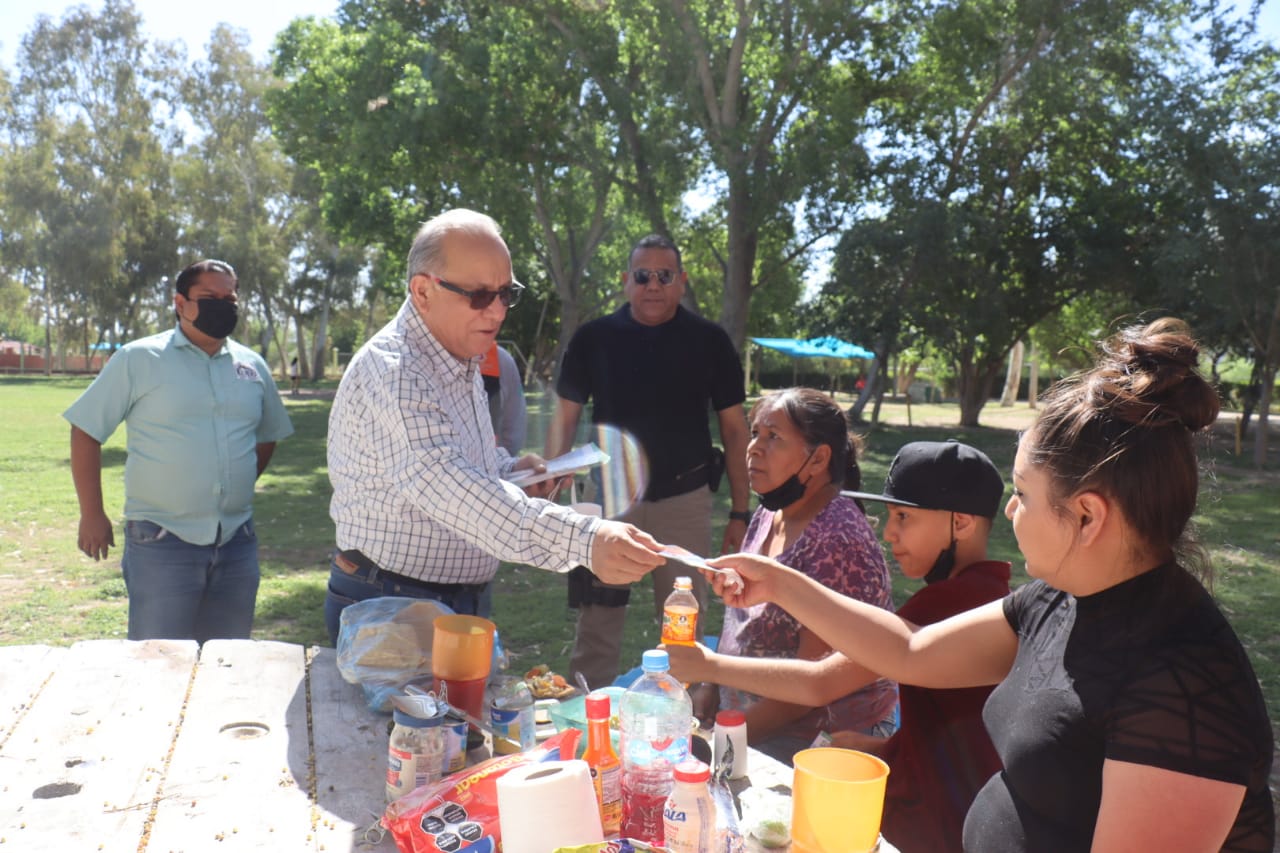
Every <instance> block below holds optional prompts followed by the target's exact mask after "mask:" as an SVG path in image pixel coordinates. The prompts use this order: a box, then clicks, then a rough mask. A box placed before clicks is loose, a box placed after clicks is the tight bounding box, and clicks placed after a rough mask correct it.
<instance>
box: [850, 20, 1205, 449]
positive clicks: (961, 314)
mask: <svg viewBox="0 0 1280 853" xmlns="http://www.w3.org/2000/svg"><path fill="white" fill-rule="evenodd" d="M1181 10H1182V7H1181V6H1180V5H1179V4H1171V3H1164V2H1161V0H1154V2H1147V0H1123V2H1100V0H1050V2H1043V3H1016V4H1009V3H1003V2H996V0H972V1H971V2H963V3H954V4H949V3H944V4H935V5H934V6H933V7H932V9H931V12H932V14H931V17H930V20H929V21H928V23H927V25H926V26H925V27H924V28H923V30H922V32H921V37H920V40H919V43H918V45H917V46H916V48H915V50H916V53H915V61H914V63H913V65H912V70H911V74H910V75H909V76H908V78H907V79H906V80H905V81H904V85H903V88H902V89H901V94H900V96H898V97H895V98H893V99H885V100H884V101H882V102H879V103H878V104H877V108H878V109H879V110H880V112H881V114H882V116H883V122H882V124H881V127H882V130H883V131H884V133H883V136H882V138H881V140H880V142H881V145H880V151H881V152H882V153H883V157H881V158H880V159H879V161H878V163H877V165H878V167H879V169H880V171H879V174H881V175H883V176H884V180H883V190H882V200H883V201H882V203H883V205H884V207H885V209H886V211H887V212H886V213H885V214H884V215H883V219H884V222H885V225H886V227H885V228H884V229H882V231H881V232H880V235H881V236H882V237H883V238H884V240H886V241H887V242H884V243H882V244H881V245H880V246H879V247H878V251H880V252H882V253H886V254H887V255H888V256H889V257H890V258H892V262H891V266H892V267H893V269H894V270H895V271H896V272H895V275H896V276H897V282H896V290H895V298H896V299H897V300H898V301H899V302H900V303H901V304H902V310H903V312H904V319H905V320H906V321H907V322H908V323H910V325H911V326H913V327H915V328H917V329H919V330H920V331H921V333H922V334H924V335H926V336H927V337H928V338H929V339H930V340H931V341H933V342H934V344H935V345H936V346H937V347H938V348H939V349H940V350H942V351H943V352H945V353H946V354H947V355H948V356H949V358H950V359H951V360H952V362H953V363H954V366H955V370H956V375H957V381H958V385H959V394H960V410H961V418H960V419H961V423H962V424H963V425H976V424H977V422H978V417H979V413H980V412H981V409H982V407H983V405H984V404H985V402H986V400H987V399H988V398H989V397H990V395H991V392H992V390H993V388H994V385H995V382H996V381H997V379H998V377H999V376H1000V375H1001V373H1002V371H1003V367H1004V361H1005V357H1006V355H1007V353H1008V351H1009V349H1010V347H1011V346H1012V345H1013V344H1014V342H1016V341H1017V340H1019V339H1021V338H1023V337H1024V336H1025V335H1026V333H1027V331H1028V329H1030V328H1031V327H1032V326H1033V325H1034V324H1035V323H1036V322H1038V321H1039V320H1040V319H1041V318H1043V317H1045V316H1048V315H1049V314H1051V313H1053V312H1054V311H1056V310H1057V309H1058V308H1060V307H1061V306H1063V305H1065V304H1067V303H1069V302H1070V301H1071V300H1073V299H1075V298H1077V297H1078V296H1079V295H1080V294H1082V293H1087V292H1090V291H1093V290H1097V289H1101V288H1106V287H1118V288H1123V287H1127V286H1128V285H1129V282H1130V280H1131V279H1132V277H1133V275H1134V272H1133V264H1134V256H1135V253H1136V244H1137V242H1138V241H1139V238H1140V228H1139V224H1140V222H1141V212H1142V208H1141V205H1140V203H1139V200H1138V198H1137V197H1136V195H1135V193H1134V186H1135V177H1134V172H1135V170H1136V168H1137V157H1136V156H1135V153H1134V152H1135V147H1134V143H1135V140H1136V139H1137V138H1138V135H1139V134H1140V133H1141V130H1142V128H1141V126H1140V123H1139V122H1138V121H1137V117H1136V116H1135V114H1134V111H1133V109H1132V103H1133V101H1134V98H1135V95H1136V94H1137V93H1138V92H1140V91H1141V88H1142V86H1143V85H1144V81H1146V80H1147V79H1148V78H1149V77H1150V76H1151V75H1152V74H1153V73H1154V69H1156V68H1157V67H1158V66H1159V65H1160V63H1161V62H1162V61H1164V59H1165V57H1167V56H1168V55H1170V53H1171V51H1172V50H1173V45H1174V43H1175V42H1174V27H1175V26H1176V25H1177V24H1178V23H1179V22H1180V20H1181V19H1180V18H1179V14H1180V12H1181ZM902 235H906V239H905V240H903V239H902ZM868 236H870V237H875V236H876V235H875V233H870V234H868Z"/></svg>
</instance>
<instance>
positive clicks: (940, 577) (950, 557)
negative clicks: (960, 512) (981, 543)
mask: <svg viewBox="0 0 1280 853" xmlns="http://www.w3.org/2000/svg"><path fill="white" fill-rule="evenodd" d="M951 523H952V524H955V516H952V517H951ZM955 567H956V537H955V534H954V533H952V534H951V544H950V545H948V546H947V547H946V549H945V550H943V552H942V553H941V554H939V555H938V559H936V560H934V561H933V567H932V568H931V569H929V573H928V574H927V575H925V576H924V582H925V585H928V584H931V583H937V582H938V581H944V580H946V579H947V578H949V577H951V570H952V569H954V568H955Z"/></svg>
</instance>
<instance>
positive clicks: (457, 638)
mask: <svg viewBox="0 0 1280 853" xmlns="http://www.w3.org/2000/svg"><path fill="white" fill-rule="evenodd" d="M431 627H432V634H431V674H432V675H434V676H435V677H436V678H444V679H448V680H450V681H474V680H476V679H479V678H488V677H489V668H490V666H491V664H492V662H493V631H494V624H493V623H492V622H490V621H489V620H488V619H483V618H481V617H479V616H467V615H464V614H453V615H449V616H437V617H436V619H435V621H434V622H432V623H431Z"/></svg>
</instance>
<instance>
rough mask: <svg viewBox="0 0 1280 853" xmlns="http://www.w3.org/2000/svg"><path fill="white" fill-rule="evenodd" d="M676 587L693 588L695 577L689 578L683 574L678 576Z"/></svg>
mask: <svg viewBox="0 0 1280 853" xmlns="http://www.w3.org/2000/svg"><path fill="white" fill-rule="evenodd" d="M675 588H676V589H693V579H692V578H687V577H685V576H684V575H681V576H680V577H678V578H676V582H675Z"/></svg>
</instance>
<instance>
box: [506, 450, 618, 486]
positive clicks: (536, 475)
mask: <svg viewBox="0 0 1280 853" xmlns="http://www.w3.org/2000/svg"><path fill="white" fill-rule="evenodd" d="M608 462H609V454H607V453H605V452H604V451H602V450H601V449H600V448H598V447H596V446H595V445H594V444H591V443H587V444H584V445H582V446H581V447H576V448H574V449H573V450H570V451H569V452H568V453H564V454H561V455H560V456H557V457H556V458H555V459H548V460H547V461H546V467H545V468H544V469H543V470H542V471H534V470H530V469H525V470H523V471H513V472H512V473H511V476H509V477H507V482H509V483H513V484H514V485H517V486H519V487H520V488H522V489H523V488H525V487H526V486H532V485H533V484H534V483H541V482H543V481H544V480H554V479H556V478H558V477H563V476H565V475H566V474H572V473H574V472H576V471H585V470H587V469H588V468H593V467H595V466H596V465H606V464H608Z"/></svg>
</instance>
